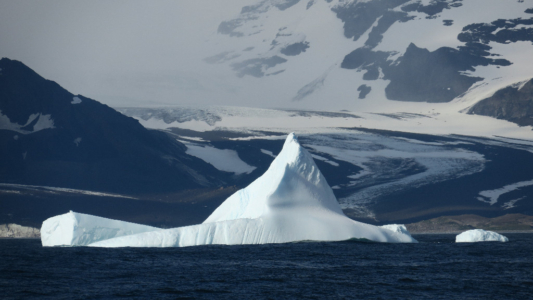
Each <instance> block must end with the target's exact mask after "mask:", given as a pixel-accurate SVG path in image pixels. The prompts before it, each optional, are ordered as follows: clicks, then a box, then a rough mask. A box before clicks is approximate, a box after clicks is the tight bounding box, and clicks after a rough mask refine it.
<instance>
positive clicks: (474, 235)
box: [455, 229, 509, 243]
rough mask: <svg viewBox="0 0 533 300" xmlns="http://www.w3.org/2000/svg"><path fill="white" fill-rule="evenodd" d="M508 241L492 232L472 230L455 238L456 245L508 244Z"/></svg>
mask: <svg viewBox="0 0 533 300" xmlns="http://www.w3.org/2000/svg"><path fill="white" fill-rule="evenodd" d="M508 241H509V239H508V238H507V237H505V236H503V235H501V234H499V233H496V232H494V231H485V230H483V229H472V230H468V231H465V232H463V233H461V234H459V235H457V236H456V237H455V242H456V243H474V242H508Z"/></svg>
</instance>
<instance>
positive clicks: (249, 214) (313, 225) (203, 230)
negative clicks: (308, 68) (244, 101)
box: [43, 134, 416, 247]
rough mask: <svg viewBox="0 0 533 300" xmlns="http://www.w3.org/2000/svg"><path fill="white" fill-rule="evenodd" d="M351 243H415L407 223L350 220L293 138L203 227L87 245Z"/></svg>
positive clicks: (132, 235) (168, 230)
mask: <svg viewBox="0 0 533 300" xmlns="http://www.w3.org/2000/svg"><path fill="white" fill-rule="evenodd" d="M67 227H68V226H67ZM52 234H53V231H52ZM348 239H365V240H370V241H376V242H392V243H402V242H405V243H412V242H416V240H415V239H414V238H412V237H411V235H410V234H409V231H407V229H406V228H405V227H404V226H403V225H386V226H382V227H377V226H373V225H369V224H364V223H360V222H356V221H354V220H351V219H350V218H348V217H346V216H345V215H344V213H343V212H342V210H341V208H340V206H339V204H338V202H337V199H336V198H335V195H334V194H333V191H332V190H331V188H330V187H329V185H328V183H327V182H326V179H325V178H324V176H323V175H322V173H321V172H320V170H318V168H317V166H316V165H315V163H314V161H313V159H312V157H311V155H310V154H309V153H308V152H307V151H306V150H305V149H304V148H303V147H302V146H301V145H300V144H299V143H298V139H297V137H296V136H295V135H294V134H290V135H289V136H288V137H287V139H286V141H285V144H284V146H283V149H282V151H281V152H280V154H279V155H278V156H277V157H276V159H274V161H273V162H272V164H271V165H270V167H269V169H268V170H267V171H266V172H265V173H264V174H263V175H262V176H261V177H259V178H258V179H256V180H255V181H254V182H252V183H251V184H250V185H249V186H247V187H246V188H244V189H242V190H239V191H238V192H236V193H235V194H233V195H232V196H231V197H229V198H228V199H226V201H224V203H222V204H221V205H220V206H219V207H218V208H217V209H216V210H215V211H214V212H213V213H212V214H211V215H210V216H209V217H208V218H207V219H206V220H205V221H204V222H203V223H202V224H199V225H193V226H186V227H179V228H173V229H165V230H154V231H146V232H139V233H135V234H131V235H122V236H117V237H113V238H109V239H99V240H98V241H95V242H93V243H90V244H88V245H89V246H94V247H185V246H196V245H208V244H225V245H236V244H267V243H287V242H295V241H308V240H313V241H341V240H348ZM43 245H44V243H43Z"/></svg>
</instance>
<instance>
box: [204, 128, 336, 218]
mask: <svg viewBox="0 0 533 300" xmlns="http://www.w3.org/2000/svg"><path fill="white" fill-rule="evenodd" d="M287 210H291V211H293V213H304V214H305V213H308V211H309V210H314V211H317V210H321V211H329V212H332V213H336V214H341V215H343V216H344V214H343V213H342V210H341V208H340V206H339V203H338V202H337V199H336V198H335V195H334V194H333V191H332V190H331V188H330V187H329V185H328V183H327V181H326V179H325V178H324V176H323V175H322V173H321V172H320V170H319V169H318V167H317V166H316V164H315V162H314V160H313V158H312V157H311V155H310V154H309V152H307V150H306V149H305V148H303V147H302V146H301V145H300V143H299V142H298V138H297V136H296V135H295V134H294V133H291V134H289V136H288V137H287V139H286V140H285V143H284V145H283V149H282V150H281V152H280V153H279V154H278V156H277V157H276V158H275V159H274V161H273V162H272V164H271V165H270V167H269V168H268V170H267V171H266V172H265V173H264V174H263V175H262V176H261V177H259V178H258V179H256V180H255V181H254V182H252V183H251V184H250V185H249V186H247V187H246V188H244V189H242V190H239V191H237V192H236V193H235V194H233V195H232V196H231V197H229V198H228V199H227V200H226V201H225V202H224V203H222V205H220V206H219V207H218V208H217V209H216V210H215V211H214V212H213V213H212V214H211V215H210V216H209V217H208V218H207V219H206V220H205V221H204V223H211V222H220V221H227V220H236V219H255V218H259V217H263V216H267V215H269V214H271V213H278V212H283V211H287Z"/></svg>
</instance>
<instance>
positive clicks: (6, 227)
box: [0, 224, 41, 239]
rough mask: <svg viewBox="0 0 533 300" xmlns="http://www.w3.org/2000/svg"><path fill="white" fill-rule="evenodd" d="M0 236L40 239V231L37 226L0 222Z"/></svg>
mask: <svg viewBox="0 0 533 300" xmlns="http://www.w3.org/2000/svg"><path fill="white" fill-rule="evenodd" d="M0 238H32V239H40V238H41V231H40V230H39V229H37V228H33V227H26V226H21V225H18V224H1V225H0Z"/></svg>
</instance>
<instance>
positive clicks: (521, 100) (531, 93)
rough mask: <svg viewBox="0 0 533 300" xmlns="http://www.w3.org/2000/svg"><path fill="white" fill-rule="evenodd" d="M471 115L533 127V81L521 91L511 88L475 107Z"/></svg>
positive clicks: (514, 87)
mask: <svg viewBox="0 0 533 300" xmlns="http://www.w3.org/2000/svg"><path fill="white" fill-rule="evenodd" d="M468 113H469V114H473V115H483V116H489V117H494V118H498V119H503V120H507V121H510V122H513V123H516V124H518V125H520V126H529V125H533V79H532V80H530V81H528V82H527V83H526V84H525V85H524V86H523V87H522V88H521V89H519V88H518V87H517V86H509V87H506V88H504V89H501V90H499V91H497V92H496V93H494V95H492V97H489V98H487V99H484V100H481V101H479V102H478V103H476V105H474V106H473V107H472V108H471V109H470V111H469V112H468Z"/></svg>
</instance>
